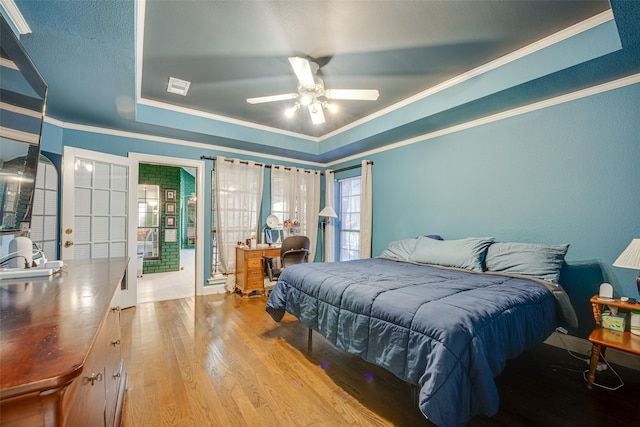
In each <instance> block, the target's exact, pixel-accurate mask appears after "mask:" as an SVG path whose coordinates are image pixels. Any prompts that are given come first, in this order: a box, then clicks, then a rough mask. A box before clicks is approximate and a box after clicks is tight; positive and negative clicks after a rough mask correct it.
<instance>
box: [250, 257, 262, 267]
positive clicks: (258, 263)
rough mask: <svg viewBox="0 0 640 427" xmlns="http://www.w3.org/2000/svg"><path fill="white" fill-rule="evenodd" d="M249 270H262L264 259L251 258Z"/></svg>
mask: <svg viewBox="0 0 640 427" xmlns="http://www.w3.org/2000/svg"><path fill="white" fill-rule="evenodd" d="M249 268H254V269H256V268H259V269H260V270H262V257H260V258H249V259H248V260H247V269H249Z"/></svg>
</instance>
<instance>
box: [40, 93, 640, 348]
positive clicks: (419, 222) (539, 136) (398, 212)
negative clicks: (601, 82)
mask: <svg viewBox="0 0 640 427" xmlns="http://www.w3.org/2000/svg"><path fill="white" fill-rule="evenodd" d="M638 100H640V84H633V85H630V86H626V87H622V88H620V89H616V90H611V91H608V92H604V93H601V94H597V95H592V96H588V97H585V98H581V99H578V100H575V101H571V102H567V103H563V104H559V105H556V106H552V107H547V108H544V109H540V110H536V111H533V112H529V113H525V114H522V115H518V116H515V117H511V118H506V119H502V120H498V121H495V122H492V123H488V124H484V125H481V126H476V127H472V128H469V129H466V130H461V131H458V132H455V133H451V134H448V135H444V136H440V137H434V138H431V139H425V140H424V141H422V142H418V143H414V144H411V145H406V146H404V147H400V148H395V149H392V150H388V151H383V152H379V153H374V154H367V155H365V156H363V158H367V159H371V160H373V161H374V166H373V188H374V194H373V211H374V213H373V255H374V256H375V255H377V254H379V253H380V252H381V251H382V250H383V249H384V247H385V246H386V245H387V244H388V243H389V242H391V241H393V240H397V239H402V238H407V237H414V236H416V235H418V234H441V235H442V236H444V237H445V238H447V239H455V238H462V237H466V236H493V237H495V238H496V239H497V240H499V241H519V242H534V243H569V244H570V245H571V246H570V248H569V251H568V253H567V257H566V261H567V263H566V266H565V268H564V269H563V273H562V276H561V283H562V284H563V286H564V287H565V288H566V289H567V290H568V291H569V293H570V296H571V300H572V302H573V304H574V306H575V308H576V311H577V312H578V315H579V320H580V323H581V325H580V328H579V329H578V330H576V331H571V333H572V334H575V335H578V336H581V337H585V336H586V335H587V333H588V331H589V330H590V329H591V326H592V322H593V320H592V317H591V309H590V305H589V302H588V299H589V297H590V296H591V295H593V294H594V293H596V292H597V289H598V286H599V284H600V283H601V282H602V281H609V282H611V283H612V284H613V285H614V289H615V293H616V295H618V296H620V295H629V296H636V297H637V296H638V293H637V291H636V289H635V275H636V274H637V272H635V271H632V270H626V269H621V268H615V267H612V266H611V264H612V263H613V261H614V260H615V258H616V257H617V256H618V255H619V254H620V253H621V252H622V250H623V249H624V248H625V247H626V246H627V245H628V243H629V242H630V241H631V239H632V238H634V237H640V190H639V186H638V184H639V183H640V167H638V159H640V137H639V136H638V135H640V120H638ZM214 143H215V141H214ZM62 145H72V146H76V147H80V148H85V149H91V150H97V151H106V152H109V153H112V154H120V155H126V153H128V152H129V151H131V152H137V153H150V154H158V155H166V156H176V157H181V158H187V159H200V156H202V155H208V156H215V155H224V156H228V157H240V158H247V156H239V155H235V154H229V153H224V152H222V151H219V152H216V151H215V150H205V149H202V148H198V147H191V146H188V145H175V144H167V143H162V142H156V141H147V140H142V139H136V138H128V137H118V136H110V135H102V134H95V133H89V132H82V131H78V130H72V129H64V130H63V131H62V132H60V129H59V128H57V127H56V126H52V125H50V124H47V125H46V126H45V135H44V137H43V149H44V150H47V151H52V152H56V147H60V148H58V150H60V149H61V147H62ZM252 159H253V160H256V161H265V162H266V163H280V164H285V165H289V166H291V165H295V162H289V163H287V162H280V161H273V160H269V159H267V160H265V159H263V158H260V157H254V158H252ZM359 161H360V159H350V160H349V161H346V162H345V164H349V165H350V164H354V163H358V162H359ZM212 166H213V162H211V161H206V170H205V177H206V188H205V195H207V197H206V198H205V199H206V200H205V216H206V221H205V229H206V230H208V229H209V227H210V218H209V213H210V212H211V203H210V198H209V197H208V195H209V194H210V193H211V180H210V176H211V170H212ZM298 166H301V167H305V168H307V169H313V167H309V166H307V165H298ZM340 166H341V165H331V168H332V169H336V168H338V167H340ZM322 169H325V168H322ZM353 173H354V172H353V171H349V174H353ZM269 174H270V170H268V169H267V170H265V179H266V181H265V186H264V191H265V196H264V198H263V209H262V212H261V218H262V221H261V223H262V224H263V223H264V219H265V218H266V216H267V215H268V213H269V212H268V211H269V208H268V200H269V198H268V194H269V184H268V177H269ZM338 177H339V178H340V177H343V176H341V175H339V176H338ZM323 182H324V179H323ZM323 205H324V198H323V199H322V202H321V206H323ZM209 259H210V253H209V248H208V245H205V260H206V264H207V265H206V266H205V272H204V274H205V277H208V275H209V271H210V262H209Z"/></svg>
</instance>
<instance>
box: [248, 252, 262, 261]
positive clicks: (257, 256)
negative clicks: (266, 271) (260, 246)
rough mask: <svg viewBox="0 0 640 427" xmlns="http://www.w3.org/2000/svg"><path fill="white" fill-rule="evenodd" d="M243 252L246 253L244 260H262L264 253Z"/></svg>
mask: <svg viewBox="0 0 640 427" xmlns="http://www.w3.org/2000/svg"><path fill="white" fill-rule="evenodd" d="M243 252H244V259H246V260H249V259H253V258H258V259H262V251H256V250H252V251H243Z"/></svg>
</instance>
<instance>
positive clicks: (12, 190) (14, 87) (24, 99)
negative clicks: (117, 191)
mask: <svg viewBox="0 0 640 427" xmlns="http://www.w3.org/2000/svg"><path fill="white" fill-rule="evenodd" d="M0 21H1V22H0V24H1V26H2V28H1V33H0V74H1V75H2V79H0V233H2V234H6V233H17V232H21V231H22V232H25V231H27V230H28V229H29V227H30V223H31V205H32V202H33V194H34V189H35V182H36V171H37V167H38V158H39V155H40V137H41V133H42V122H43V120H44V108H45V102H46V96H47V85H46V83H45V81H44V79H43V78H42V76H41V75H40V73H39V72H38V70H37V69H36V67H35V66H34V65H33V63H32V62H31V59H30V58H29V56H28V55H27V53H26V52H25V51H24V48H23V47H22V44H21V43H20V41H19V40H18V39H17V38H16V36H15V34H14V33H13V31H12V30H11V27H9V24H7V22H6V21H5V19H4V17H3V16H1V15H0Z"/></svg>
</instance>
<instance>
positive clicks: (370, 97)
mask: <svg viewBox="0 0 640 427" xmlns="http://www.w3.org/2000/svg"><path fill="white" fill-rule="evenodd" d="M324 95H325V96H326V97H327V98H329V99H353V100H357V101H375V100H376V99H378V96H380V93H379V92H378V90H377V89H327V90H325V91H324Z"/></svg>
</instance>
